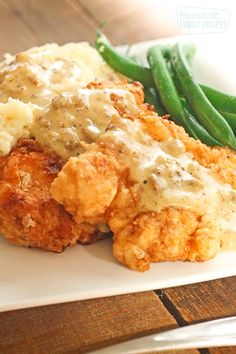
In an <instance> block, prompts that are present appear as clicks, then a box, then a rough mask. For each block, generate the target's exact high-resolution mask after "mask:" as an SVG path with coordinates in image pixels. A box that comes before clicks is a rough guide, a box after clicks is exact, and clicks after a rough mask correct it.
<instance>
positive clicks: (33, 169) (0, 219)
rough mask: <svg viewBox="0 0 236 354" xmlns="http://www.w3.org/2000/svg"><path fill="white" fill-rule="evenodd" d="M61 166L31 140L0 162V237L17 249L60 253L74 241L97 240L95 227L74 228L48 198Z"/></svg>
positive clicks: (19, 143) (23, 142)
mask: <svg viewBox="0 0 236 354" xmlns="http://www.w3.org/2000/svg"><path fill="white" fill-rule="evenodd" d="M62 166H63V161H62V160H61V159H60V158H59V157H58V156H57V155H56V154H53V153H46V152H44V151H43V149H42V148H41V147H40V145H39V144H38V143H36V142H35V141H34V140H32V139H23V140H21V141H19V142H18V145H17V146H16V148H15V149H14V150H13V151H12V152H11V153H10V154H9V155H8V156H4V157H1V158H0V233H1V234H2V235H4V236H5V237H6V238H7V239H9V240H10V241H12V242H13V243H16V244H18V245H24V246H29V247H39V248H42V249H44V250H49V251H54V252H61V251H63V249H64V248H65V247H67V246H73V245H74V244H75V243H76V242H77V241H78V240H79V241H80V242H81V243H91V242H94V241H96V240H97V239H99V238H100V236H101V233H100V232H99V231H97V227H95V226H93V225H89V224H86V223H84V224H80V225H78V224H77V223H76V222H75V221H74V220H73V219H72V217H71V215H70V214H69V213H67V212H66V211H65V209H64V207H63V206H62V205H59V204H58V203H57V202H56V201H55V200H54V199H53V198H52V197H51V195H50V186H51V183H52V181H53V180H54V178H55V177H56V176H57V173H58V172H59V171H60V169H61V167H62Z"/></svg>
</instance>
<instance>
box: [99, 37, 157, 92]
mask: <svg viewBox="0 0 236 354" xmlns="http://www.w3.org/2000/svg"><path fill="white" fill-rule="evenodd" d="M95 47H96V49H97V50H98V52H99V53H100V55H101V56H102V57H103V59H104V60H105V61H106V62H107V63H108V65H110V66H111V67H112V68H113V69H114V70H116V71H118V72H120V73H121V74H123V75H125V76H127V77H129V78H130V79H132V80H135V81H140V82H141V83H142V84H143V85H144V86H146V87H148V86H150V87H152V86H154V83H153V78H152V74H151V71H150V69H149V68H146V67H143V66H142V65H139V64H138V63H135V62H134V61H133V60H132V59H129V58H127V57H126V56H125V55H122V54H120V53H119V52H118V51H117V50H116V49H115V48H114V47H113V46H112V44H111V43H110V41H109V40H108V38H107V37H106V36H105V35H104V34H103V33H102V32H101V31H100V30H97V32H96V40H95Z"/></svg>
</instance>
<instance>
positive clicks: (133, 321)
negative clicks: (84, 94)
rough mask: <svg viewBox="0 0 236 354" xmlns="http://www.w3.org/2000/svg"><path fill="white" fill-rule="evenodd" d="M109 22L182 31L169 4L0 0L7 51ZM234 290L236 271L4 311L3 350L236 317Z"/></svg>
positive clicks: (150, 32)
mask: <svg viewBox="0 0 236 354" xmlns="http://www.w3.org/2000/svg"><path fill="white" fill-rule="evenodd" d="M104 20H106V21H107V26H106V28H105V29H106V32H107V34H108V35H109V36H110V38H111V39H112V41H113V42H114V43H115V44H123V43H127V42H137V41H141V40H147V39H152V38H157V37H164V36H170V35H174V34H176V33H178V29H177V27H176V25H175V24H174V23H173V24H170V23H169V22H168V13H165V10H164V9H163V8H161V7H160V9H159V11H158V13H157V12H155V11H153V8H152V6H150V5H149V3H148V2H145V1H144V0H143V1H141V0H119V1H112V0H96V1H93V0H78V1H76V0H50V1H49V0H5V1H4V0H0V33H1V41H0V53H1V54H2V53H4V52H7V51H9V52H16V51H19V50H22V49H24V48H27V47H31V46H34V45H40V44H43V43H45V42H52V41H56V42H59V43H64V42H67V41H80V40H88V41H90V42H93V39H94V31H95V29H96V27H97V26H98V24H99V23H101V22H102V21H104ZM222 266H223V265H222ZM235 294H236V279H235V277H231V278H226V279H222V280H214V281H211V282H205V283H200V284H194V285H188V286H180V287H176V288H171V289H165V290H157V291H149V292H144V293H138V294H128V295H123V296H115V297H109V298H102V299H94V300H86V301H77V302H73V303H67V304H60V305H53V306H45V307H39V308H32V309H26V310H18V311H11V312H5V313H1V314H0V353H1V354H5V353H17V354H18V353H27V354H28V353H40V354H41V353H42V354H45V353H46V354H47V353H84V352H86V351H89V350H92V349H95V348H100V347H103V346H106V345H109V344H112V343H117V342H120V341H122V340H124V339H128V338H136V337H138V336H141V335H144V334H150V333H154V332H159V331H163V330H166V329H170V328H174V327H178V326H184V325H186V324H189V323H195V322H200V321H203V320H208V319H215V318H220V317H223V316H231V315H236V296H235ZM186 352H187V353H190V354H193V353H199V352H200V353H212V354H213V353H214V354H216V353H236V348H221V349H218V348H214V349H209V350H208V349H201V350H197V349H194V350H189V351H179V352H178V353H186ZM172 353H173V352H172ZM111 354H112V353H111Z"/></svg>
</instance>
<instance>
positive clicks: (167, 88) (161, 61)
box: [147, 46, 186, 128]
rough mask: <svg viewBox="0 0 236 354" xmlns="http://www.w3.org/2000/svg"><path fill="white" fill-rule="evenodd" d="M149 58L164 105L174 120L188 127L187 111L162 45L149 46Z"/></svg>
mask: <svg viewBox="0 0 236 354" xmlns="http://www.w3.org/2000/svg"><path fill="white" fill-rule="evenodd" d="M147 58H148V62H149V64H150V67H151V71H152V75H153V79H154V82H155V85H156V88H157V91H158V93H159V95H160V99H161V102H162V104H163V106H164V107H165V109H166V110H167V112H168V113H170V115H171V119H172V120H174V121H175V122H176V123H177V124H179V125H182V126H184V127H185V128H186V117H185V113H184V110H183V107H182V104H181V102H180V99H179V96H178V92H177V90H176V87H175V84H174V82H173V79H172V77H171V74H170V72H169V70H168V67H167V63H166V61H165V58H164V56H163V54H162V51H161V48H160V46H154V47H151V48H149V50H148V53H147Z"/></svg>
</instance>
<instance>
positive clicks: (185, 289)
mask: <svg viewBox="0 0 236 354" xmlns="http://www.w3.org/2000/svg"><path fill="white" fill-rule="evenodd" d="M235 294H236V277H229V278H225V279H218V280H213V281H211V282H204V283H198V284H192V285H187V286H180V287H177V288H171V289H167V290H166V291H165V295H166V296H167V298H168V299H169V300H170V301H171V302H172V304H173V305H174V306H175V308H176V310H177V312H178V313H179V316H180V317H181V318H182V319H183V320H184V321H185V322H186V323H190V322H191V323H192V322H198V321H203V320H209V319H214V318H220V317H224V316H235V315H236V296H235Z"/></svg>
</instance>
